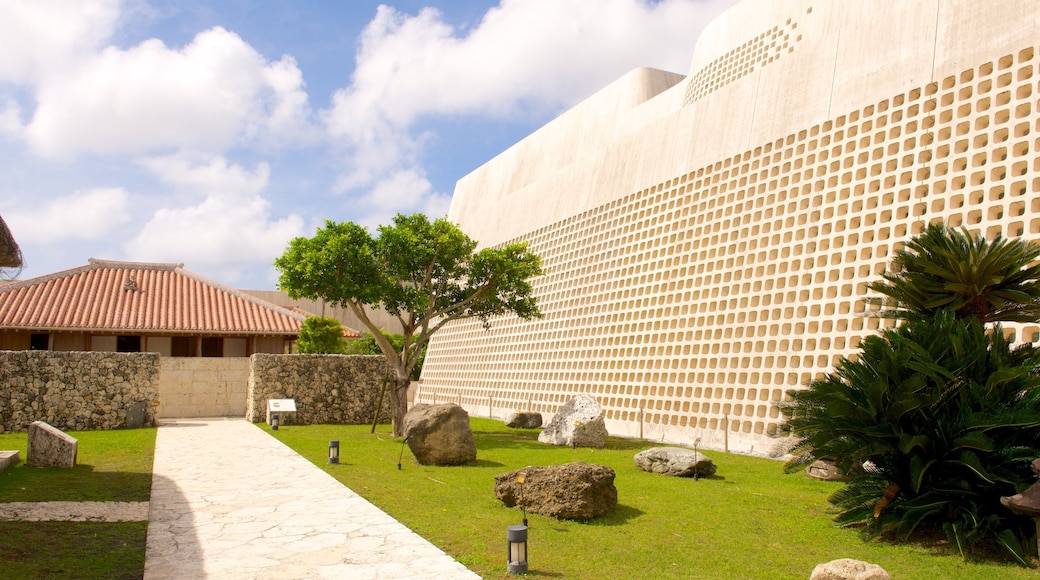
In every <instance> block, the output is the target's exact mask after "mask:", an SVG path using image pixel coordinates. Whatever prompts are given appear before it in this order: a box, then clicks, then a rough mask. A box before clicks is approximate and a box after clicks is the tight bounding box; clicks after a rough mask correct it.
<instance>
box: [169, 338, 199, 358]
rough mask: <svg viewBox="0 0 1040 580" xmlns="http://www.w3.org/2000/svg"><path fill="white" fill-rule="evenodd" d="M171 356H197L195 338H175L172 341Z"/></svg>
mask: <svg viewBox="0 0 1040 580" xmlns="http://www.w3.org/2000/svg"><path fill="white" fill-rule="evenodd" d="M170 356H195V337H194V336H175V337H173V338H172V339H170Z"/></svg>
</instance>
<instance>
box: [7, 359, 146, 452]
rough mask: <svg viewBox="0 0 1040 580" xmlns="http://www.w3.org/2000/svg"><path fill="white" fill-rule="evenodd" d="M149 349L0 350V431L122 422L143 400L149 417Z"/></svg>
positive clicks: (98, 427)
mask: <svg viewBox="0 0 1040 580" xmlns="http://www.w3.org/2000/svg"><path fill="white" fill-rule="evenodd" d="M158 381H159V356H158V355H157V354H155V353H101V352H51V351H28V350H26V351H0V389H2V390H0V432H3V433H10V432H20V431H26V430H27V429H28V427H29V424H30V423H32V422H33V421H44V422H46V423H48V424H50V425H51V426H53V427H56V428H58V429H62V430H67V431H85V430H102V429H118V428H122V427H125V426H126V412H127V408H128V407H129V406H130V405H131V404H134V403H146V405H145V424H146V425H150V424H152V423H153V421H154V418H155V416H154V407H153V406H152V402H153V401H155V400H157V399H158Z"/></svg>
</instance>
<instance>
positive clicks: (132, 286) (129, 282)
mask: <svg viewBox="0 0 1040 580" xmlns="http://www.w3.org/2000/svg"><path fill="white" fill-rule="evenodd" d="M123 290H126V291H127V292H136V291H137V280H136V279H134V275H133V274H130V277H128V278H127V279H126V282H123Z"/></svg>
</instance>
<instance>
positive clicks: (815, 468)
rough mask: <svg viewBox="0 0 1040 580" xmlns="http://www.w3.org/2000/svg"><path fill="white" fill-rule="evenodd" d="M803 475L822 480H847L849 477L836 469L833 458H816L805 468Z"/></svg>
mask: <svg viewBox="0 0 1040 580" xmlns="http://www.w3.org/2000/svg"><path fill="white" fill-rule="evenodd" d="M805 475H807V476H809V477H811V478H813V479H819V480H823V481H848V480H849V479H850V478H849V476H848V475H845V474H844V473H842V472H841V470H839V469H838V466H837V465H835V463H834V460H833V459H829V458H823V459H817V460H816V461H814V462H813V464H812V465H810V466H809V467H806V468H805Z"/></svg>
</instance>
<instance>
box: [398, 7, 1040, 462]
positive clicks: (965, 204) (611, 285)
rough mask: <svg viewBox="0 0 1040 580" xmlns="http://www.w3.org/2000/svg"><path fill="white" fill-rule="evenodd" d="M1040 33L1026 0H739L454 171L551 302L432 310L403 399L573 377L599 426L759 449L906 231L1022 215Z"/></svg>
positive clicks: (493, 240)
mask: <svg viewBox="0 0 1040 580" xmlns="http://www.w3.org/2000/svg"><path fill="white" fill-rule="evenodd" d="M1038 43H1040V10H1038V9H1037V4H1036V2H1034V1H1033V0H991V1H987V2H982V1H978V0H900V1H899V2H891V1H887V0H745V1H744V2H741V3H740V4H738V5H736V6H734V7H733V8H732V9H730V10H729V11H727V12H726V13H724V14H723V15H722V16H720V17H719V18H718V19H717V20H716V21H715V22H713V23H712V24H711V25H710V26H709V27H708V28H707V29H706V30H705V31H704V32H703V33H702V35H701V37H700V39H699V42H698V45H697V48H696V50H695V52H694V54H693V58H692V62H691V65H690V69H689V71H688V74H687V75H686V76H682V75H679V74H672V73H666V72H661V71H657V70H649V69H641V70H635V71H632V72H631V73H629V74H628V75H626V76H624V77H623V78H621V79H619V80H618V81H616V82H615V83H613V84H611V85H610V86H608V87H606V88H604V89H603V90H601V91H600V92H598V93H596V94H595V95H593V96H592V97H590V98H588V99H587V100H586V101H584V102H582V103H581V104H579V105H578V106H576V107H574V108H573V109H572V110H570V111H568V112H566V113H564V114H563V115H561V116H560V117H559V118H557V119H555V120H553V121H552V122H550V123H549V124H547V125H546V126H544V127H542V128H541V129H539V130H538V131H536V132H535V133H533V134H532V135H530V136H529V137H527V138H526V139H524V140H523V141H521V142H519V143H517V144H516V145H514V146H513V147H511V148H510V149H508V150H506V151H504V152H502V153H501V154H500V155H498V156H497V157H495V158H494V159H492V160H491V161H489V162H488V163H486V164H485V165H484V166H482V167H480V168H479V169H477V170H476V171H474V172H473V173H471V174H470V175H468V176H466V177H465V178H463V179H462V180H460V181H459V183H458V185H457V188H456V190H455V196H454V199H453V201H452V208H451V212H450V218H451V219H452V220H453V221H455V222H457V223H459V224H460V225H461V227H462V228H463V229H464V230H465V231H466V232H468V233H469V234H470V235H472V236H473V237H475V238H476V239H478V240H480V242H481V243H482V244H483V245H486V246H495V245H499V244H504V243H506V242H511V241H516V240H526V241H528V242H529V243H530V247H531V249H532V250H533V251H535V252H536V253H538V254H539V255H540V256H541V257H542V259H543V263H544V267H545V271H546V274H545V275H544V276H542V277H541V278H540V279H539V280H538V281H537V283H536V286H535V287H536V292H537V295H538V296H539V298H540V301H541V302H540V304H541V307H542V310H543V312H544V314H545V318H544V319H542V320H538V321H533V322H522V321H516V320H512V319H501V320H496V321H494V324H493V326H492V329H491V330H490V331H488V332H485V331H484V330H483V328H482V327H481V325H480V323H479V322H474V323H466V324H455V325H453V326H451V327H449V328H446V329H445V330H444V331H443V332H442V333H441V334H440V335H439V336H436V337H435V339H434V341H433V344H432V346H431V349H430V352H429V354H428V356H427V358H426V363H425V367H424V372H423V378H424V381H423V385H422V387H421V389H420V393H419V399H418V400H419V401H421V402H433V401H435V400H436V401H441V402H443V401H458V402H461V403H462V404H463V405H464V406H465V407H466V408H467V409H468V410H469V411H470V412H471V413H474V414H475V415H483V416H487V415H488V414H492V415H495V416H502V415H505V414H506V413H508V412H509V411H510V410H512V409H516V408H521V409H527V408H530V409H532V410H537V411H541V412H543V413H547V414H551V413H553V412H555V411H556V409H557V408H558V407H559V406H560V405H561V404H563V403H564V402H565V401H567V400H568V399H570V398H571V397H573V396H574V395H576V394H578V393H583V392H584V393H590V394H592V395H594V396H595V397H597V399H598V400H599V401H600V403H601V404H602V405H603V406H604V408H605V409H606V419H607V425H608V428H609V429H610V430H611V432H612V433H615V434H620V435H630V436H638V435H640V434H642V435H643V436H644V437H646V438H652V439H663V440H666V441H672V442H676V443H687V444H689V443H692V441H693V440H694V439H695V438H697V437H700V438H701V446H702V447H708V448H716V449H719V448H724V447H728V448H729V449H730V450H733V451H741V452H750V453H756V454H760V453H768V452H769V451H770V449H771V448H772V447H773V446H775V444H776V443H777V439H775V438H774V437H773V435H774V434H775V433H776V431H777V427H778V425H779V424H780V423H781V422H782V418H781V416H780V414H779V412H778V409H777V408H776V407H775V403H776V402H777V401H781V400H783V399H784V397H785V394H786V393H787V392H788V391H790V390H792V389H799V388H802V387H804V386H805V385H806V384H807V383H808V382H809V381H810V380H811V379H813V378H814V377H819V376H821V375H822V374H824V373H826V372H828V371H829V370H831V369H832V368H833V365H834V363H835V361H837V360H838V359H839V358H840V357H842V356H846V355H852V354H854V353H855V352H856V351H857V345H858V343H859V341H860V339H861V338H862V337H863V336H865V335H868V334H870V333H873V332H875V331H876V330H877V328H878V325H879V320H878V319H872V318H866V317H864V316H862V310H863V308H864V307H863V305H862V303H861V301H860V299H861V297H863V296H864V295H865V293H866V287H865V286H866V284H867V283H868V282H869V281H872V280H876V279H877V278H878V275H879V273H880V272H882V271H883V270H884V269H885V267H886V265H887V263H888V262H889V260H890V259H891V258H892V256H893V254H894V253H895V252H896V251H897V250H898V249H899V247H900V244H901V243H902V242H903V241H905V240H906V239H907V238H908V237H909V236H911V235H913V234H915V233H917V232H919V231H920V230H921V229H922V228H923V227H924V226H925V225H926V224H927V223H929V222H932V221H943V222H945V223H947V224H949V225H952V226H958V227H959V226H965V227H967V228H968V229H969V230H971V231H973V232H978V233H980V234H982V235H985V236H987V237H990V238H992V237H994V236H996V235H998V234H1003V235H1004V236H1012V237H1014V236H1022V237H1025V238H1029V239H1040V175H1038V173H1037V170H1038V169H1040V157H1038V151H1040V139H1038V137H1040V114H1038V101H1037V96H1038V94H1040V93H1038V88H1037V87H1038V85H1037V82H1038V80H1040V74H1038V73H1037V64H1038V63H1040V56H1038ZM880 324H885V322H884V321H880ZM1014 331H1015V332H1016V334H1017V339H1018V340H1024V341H1035V340H1037V339H1038V337H1040V328H1038V327H1037V326H1035V325H1026V326H1016V327H1014Z"/></svg>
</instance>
